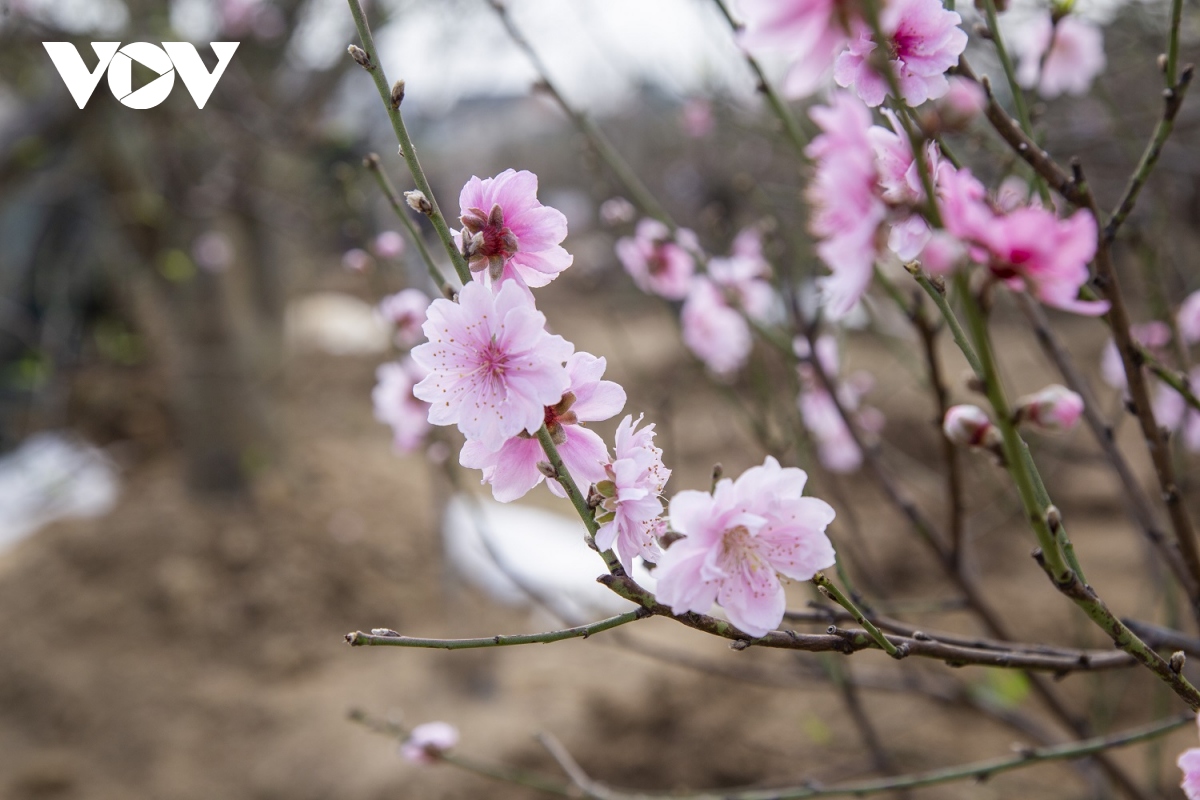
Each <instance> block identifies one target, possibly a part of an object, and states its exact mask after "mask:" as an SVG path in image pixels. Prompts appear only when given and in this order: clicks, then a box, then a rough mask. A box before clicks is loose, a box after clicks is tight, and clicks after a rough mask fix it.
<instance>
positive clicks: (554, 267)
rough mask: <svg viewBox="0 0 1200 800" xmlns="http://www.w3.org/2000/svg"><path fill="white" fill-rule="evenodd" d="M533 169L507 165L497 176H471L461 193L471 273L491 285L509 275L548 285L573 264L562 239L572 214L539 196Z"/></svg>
mask: <svg viewBox="0 0 1200 800" xmlns="http://www.w3.org/2000/svg"><path fill="white" fill-rule="evenodd" d="M537 190H538V179H537V176H536V175H534V174H533V173H532V172H528V171H526V170H521V171H520V172H516V171H514V170H511V169H507V170H505V171H504V172H501V173H500V174H499V175H497V176H496V177H494V178H484V179H482V180H481V179H479V178H477V177H472V178H471V180H469V181H467V184H466V186H464V187H463V188H462V192H461V193H460V194H459V197H458V204H459V208H460V212H459V213H461V215H462V217H461V220H462V224H463V229H462V231H460V232H459V234H458V236H459V246H460V247H463V248H465V251H464V255H465V256H467V259H468V261H469V263H470V266H471V271H472V272H478V273H482V274H483V275H484V279H485V280H486V281H488V282H489V283H491V284H500V283H502V282H507V281H509V280H515V281H517V282H518V283H519V284H520V285H521V286H526V287H535V288H536V287H538V286H545V285H546V284H548V283H550V281H552V280H554V279H555V278H556V277H557V276H558V274H559V273H561V272H562V271H563V270H565V269H566V268H567V267H569V266H571V255H570V253H568V252H567V251H566V250H564V249H563V248H562V246H561V245H560V244H559V243H560V242H562V240H563V239H565V238H566V236H567V218H566V217H565V216H563V214H562V212H561V211H558V210H557V209H554V208H550V207H549V206H544V205H542V204H541V203H540V202H538V199H537Z"/></svg>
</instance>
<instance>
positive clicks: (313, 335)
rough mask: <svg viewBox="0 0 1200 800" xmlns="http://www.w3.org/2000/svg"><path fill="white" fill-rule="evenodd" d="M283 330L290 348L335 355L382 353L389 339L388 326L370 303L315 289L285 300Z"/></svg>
mask: <svg viewBox="0 0 1200 800" xmlns="http://www.w3.org/2000/svg"><path fill="white" fill-rule="evenodd" d="M284 332H285V335H286V338H287V342H288V344H289V345H290V346H291V347H293V348H294V349H297V350H319V351H321V352H323V353H329V354H330V355H335V356H354V355H371V354H374V353H386V352H387V351H388V349H389V348H390V347H391V342H392V330H391V326H390V325H389V324H388V323H387V322H386V321H385V320H384V319H382V318H381V317H380V316H379V315H378V314H376V313H375V308H374V307H373V306H371V305H369V304H367V303H364V302H363V301H362V300H359V299H358V298H357V297H353V296H351V295H348V294H341V293H339V292H319V293H317V294H310V295H308V296H306V297H301V298H300V299H298V300H294V301H292V302H291V303H289V304H288V307H287V313H286V315H285V317H284Z"/></svg>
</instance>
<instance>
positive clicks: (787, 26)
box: [740, 0, 852, 97]
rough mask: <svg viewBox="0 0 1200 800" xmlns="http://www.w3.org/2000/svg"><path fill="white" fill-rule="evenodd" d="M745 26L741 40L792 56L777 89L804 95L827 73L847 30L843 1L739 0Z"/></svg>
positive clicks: (846, 7) (846, 6)
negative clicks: (784, 76)
mask: <svg viewBox="0 0 1200 800" xmlns="http://www.w3.org/2000/svg"><path fill="white" fill-rule="evenodd" d="M741 6H742V14H743V15H744V17H745V19H746V27H745V29H744V30H743V31H742V34H741V37H740V39H741V44H742V45H743V46H744V47H746V48H748V49H750V50H752V51H758V50H782V51H784V52H786V53H787V54H788V55H790V56H792V57H793V58H794V61H793V62H792V65H791V69H790V70H789V71H788V75H787V78H785V79H784V82H783V91H784V93H785V94H787V95H788V96H789V97H807V96H808V95H810V94H812V93H813V92H814V91H815V90H816V89H817V88H818V87H819V86H820V84H821V80H822V79H823V78H824V77H825V75H826V74H828V72H829V70H830V68H831V67H832V66H833V61H834V58H835V56H837V54H838V52H839V51H840V50H841V49H842V48H843V47H844V46H845V44H846V41H847V39H848V38H849V33H848V31H847V29H846V26H845V25H846V22H849V20H846V22H844V21H843V18H845V17H850V16H851V14H852V12H851V11H850V8H849V4H848V3H845V2H844V0H742V3H741Z"/></svg>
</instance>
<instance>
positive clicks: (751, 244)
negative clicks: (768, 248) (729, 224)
mask: <svg viewBox="0 0 1200 800" xmlns="http://www.w3.org/2000/svg"><path fill="white" fill-rule="evenodd" d="M729 254H730V255H731V256H733V257H735V258H744V259H747V260H748V261H753V262H756V263H759V264H761V265H762V271H763V272H764V273H766V272H770V269H771V266H770V264H768V263H767V260H766V259H765V258H763V244H762V230H760V229H759V227H758V226H757V225H747V226H746V227H745V228H742V229H741V230H740V231H738V232H737V236H735V237H733V244H732V245H730V247H729Z"/></svg>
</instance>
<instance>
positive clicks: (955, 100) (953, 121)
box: [935, 75, 987, 131]
mask: <svg viewBox="0 0 1200 800" xmlns="http://www.w3.org/2000/svg"><path fill="white" fill-rule="evenodd" d="M949 83H950V88H949V89H948V90H947V91H946V94H944V95H942V97H941V99H940V100H938V101H937V103H936V105H935V108H936V110H937V116H938V121H939V123H940V127H941V128H942V129H943V130H948V131H961V130H964V129H965V128H967V126H969V125H970V124H971V122H972V121H974V119H975V117H977V116H979V114H980V113H982V112H983V109H984V108H985V107H986V106H987V94H986V93H984V91H983V87H982V86H980V85H979V84H978V83H976V82H975V81H973V80H969V79H967V78H964V77H962V76H959V75H952V76H951V77H950V78H949Z"/></svg>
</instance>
